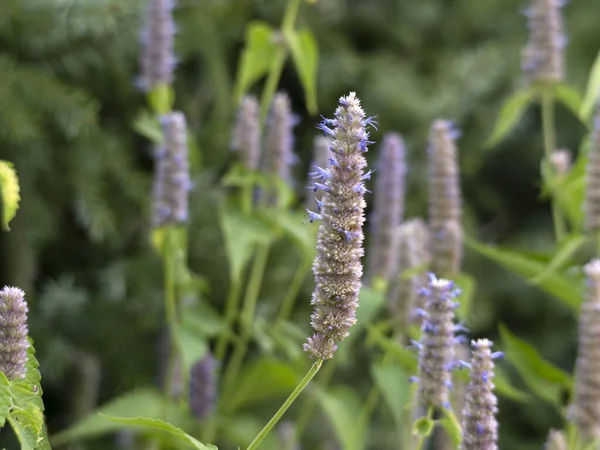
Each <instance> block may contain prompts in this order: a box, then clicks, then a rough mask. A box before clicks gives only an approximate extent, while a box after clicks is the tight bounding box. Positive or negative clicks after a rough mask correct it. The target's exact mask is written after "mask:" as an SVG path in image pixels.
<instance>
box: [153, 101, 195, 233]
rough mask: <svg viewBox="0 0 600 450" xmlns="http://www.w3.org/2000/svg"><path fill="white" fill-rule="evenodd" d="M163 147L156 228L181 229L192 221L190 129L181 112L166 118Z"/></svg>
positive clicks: (155, 188) (157, 176)
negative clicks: (189, 216)
mask: <svg viewBox="0 0 600 450" xmlns="http://www.w3.org/2000/svg"><path fill="white" fill-rule="evenodd" d="M162 128H163V141H164V142H163V147H162V148H161V149H160V150H159V151H158V152H157V153H156V159H157V162H156V169H155V176H154V186H153V200H154V219H153V225H154V226H155V227H161V226H165V225H177V224H180V223H182V222H185V221H186V220H187V218H188V193H189V190H190V188H191V182H190V169H189V161H188V144H187V127H186V121H185V116H184V115H183V113H181V112H177V111H176V112H172V113H170V114H167V115H165V116H163V117H162Z"/></svg>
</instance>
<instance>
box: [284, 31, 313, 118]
mask: <svg viewBox="0 0 600 450" xmlns="http://www.w3.org/2000/svg"><path fill="white" fill-rule="evenodd" d="M285 38H286V40H287V42H288V44H289V46H290V52H291V53H292V59H293V60H294V64H295V66H296V72H297V73H298V76H299V77H300V81H301V83H302V87H303V89H304V95H305V99H306V109H307V110H308V112H309V114H311V115H314V114H316V113H317V108H318V107H317V70H318V68H319V67H318V65H319V49H318V46H317V41H316V39H315V37H314V36H313V34H312V33H311V31H310V30H300V31H296V30H292V31H289V32H287V33H286V34H285Z"/></svg>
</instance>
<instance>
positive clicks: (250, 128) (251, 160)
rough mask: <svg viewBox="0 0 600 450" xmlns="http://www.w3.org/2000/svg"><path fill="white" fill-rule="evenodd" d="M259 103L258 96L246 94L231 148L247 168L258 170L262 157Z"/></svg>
mask: <svg viewBox="0 0 600 450" xmlns="http://www.w3.org/2000/svg"><path fill="white" fill-rule="evenodd" d="M259 109H260V107H259V104H258V100H257V99H256V97H253V96H245V97H244V98H243V99H242V103H241V104H240V108H239V110H238V114H237V119H236V122H235V128H234V131H233V139H232V142H231V148H232V149H233V150H235V151H237V152H238V153H239V157H240V160H241V162H242V164H243V166H244V167H245V168H246V170H248V171H250V172H255V171H256V170H258V167H259V165H260V158H261V135H260V123H259Z"/></svg>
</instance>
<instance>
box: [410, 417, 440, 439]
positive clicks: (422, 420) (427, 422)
mask: <svg viewBox="0 0 600 450" xmlns="http://www.w3.org/2000/svg"><path fill="white" fill-rule="evenodd" d="M434 425H435V422H434V421H433V420H431V419H430V418H429V417H419V418H418V419H417V420H415V423H413V428H412V434H413V436H415V437H424V438H426V437H429V436H431V433H433V428H434Z"/></svg>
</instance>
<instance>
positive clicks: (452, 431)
mask: <svg viewBox="0 0 600 450" xmlns="http://www.w3.org/2000/svg"><path fill="white" fill-rule="evenodd" d="M442 414H443V417H442V418H441V419H439V420H438V423H439V424H440V425H441V426H442V428H443V429H444V430H446V434H447V435H448V437H449V438H450V441H452V445H453V446H454V448H458V446H459V445H460V441H461V431H462V430H461V427H460V424H459V423H458V420H457V418H456V416H455V415H454V413H453V412H452V411H451V410H449V409H444V410H443V412H442Z"/></svg>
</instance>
